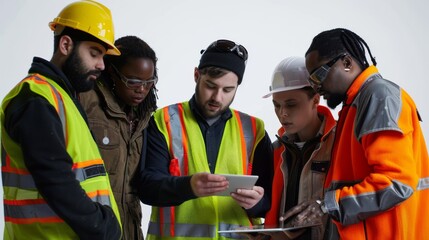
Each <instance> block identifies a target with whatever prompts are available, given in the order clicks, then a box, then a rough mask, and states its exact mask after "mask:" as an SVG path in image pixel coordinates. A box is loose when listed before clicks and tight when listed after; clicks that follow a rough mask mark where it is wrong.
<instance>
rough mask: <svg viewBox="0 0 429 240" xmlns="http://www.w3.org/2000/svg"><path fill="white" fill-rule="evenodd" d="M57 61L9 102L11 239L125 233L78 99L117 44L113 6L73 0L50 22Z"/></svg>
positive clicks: (32, 75) (6, 180)
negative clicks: (107, 6)
mask: <svg viewBox="0 0 429 240" xmlns="http://www.w3.org/2000/svg"><path fill="white" fill-rule="evenodd" d="M49 26H50V28H51V29H52V30H53V31H54V44H55V45H54V54H53V56H52V59H51V60H50V61H47V60H44V59H42V58H38V57H35V58H34V59H33V63H32V65H31V68H30V70H29V74H28V75H27V76H26V77H25V78H24V79H23V80H22V81H21V82H19V83H18V84H17V85H16V86H15V87H14V88H13V89H12V90H11V91H10V92H9V93H8V94H7V95H6V97H5V98H4V100H3V101H2V105H1V111H0V117H1V143H2V148H3V149H2V156H1V157H2V158H1V160H2V178H3V179H2V180H3V191H4V222H5V229H4V235H3V237H4V239H119V238H120V237H121V225H120V221H119V214H118V209H117V206H116V203H115V200H114V198H113V194H112V191H111V188H110V183H109V178H108V176H107V174H106V170H105V168H104V163H103V160H102V159H101V156H100V153H99V151H98V148H97V145H96V143H95V141H94V139H93V138H92V135H91V132H90V131H89V128H88V126H87V123H86V116H85V114H84V112H83V111H82V109H81V107H80V105H79V103H78V101H77V94H78V93H79V92H83V91H88V90H90V89H91V88H92V86H93V85H94V80H96V79H97V77H98V76H99V75H100V72H101V71H102V70H103V69H104V62H103V56H104V55H105V54H116V55H118V54H120V52H119V50H118V49H117V48H116V47H115V46H114V44H113V41H114V29H113V23H112V17H111V13H110V10H109V9H108V8H106V7H105V6H104V5H102V4H100V3H97V2H95V1H88V0H84V1H78V2H73V3H71V4H69V5H67V6H66V7H65V8H64V9H63V10H62V11H61V12H60V13H59V15H58V17H57V18H55V19H54V20H53V21H52V22H50V24H49Z"/></svg>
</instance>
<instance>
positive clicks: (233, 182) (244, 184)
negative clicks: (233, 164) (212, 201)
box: [215, 174, 259, 196]
mask: <svg viewBox="0 0 429 240" xmlns="http://www.w3.org/2000/svg"><path fill="white" fill-rule="evenodd" d="M218 175H221V176H224V177H226V179H227V180H228V182H229V187H228V188H227V189H225V190H224V191H222V192H219V193H216V194H215V195H216V196H230V195H231V193H232V192H236V191H237V189H239V188H242V189H252V188H253V186H255V183H256V181H257V180H258V178H259V177H258V176H256V175H238V174H218Z"/></svg>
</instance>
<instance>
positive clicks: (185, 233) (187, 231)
mask: <svg viewBox="0 0 429 240" xmlns="http://www.w3.org/2000/svg"><path fill="white" fill-rule="evenodd" d="M163 227H164V233H163V234H161V233H160V232H159V229H160V226H159V224H158V223H156V222H152V221H151V222H149V227H148V234H150V235H154V236H158V237H161V236H163V237H172V236H171V235H170V227H171V226H170V224H164V225H163ZM238 227H240V225H236V224H226V223H220V224H219V229H218V230H232V229H237V228H238ZM174 233H175V236H174V237H195V238H217V231H216V227H215V226H214V225H210V224H183V223H175V224H174ZM219 235H220V236H223V237H227V238H233V239H247V237H245V236H241V235H239V234H231V233H222V234H219Z"/></svg>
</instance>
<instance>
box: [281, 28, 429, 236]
mask: <svg viewBox="0 0 429 240" xmlns="http://www.w3.org/2000/svg"><path fill="white" fill-rule="evenodd" d="M365 48H366V49H367V50H368V53H369V56H370V57H371V61H372V63H373V65H369V63H368V61H367V59H366V56H365V55H366V54H365ZM375 65H376V61H375V58H374V57H372V54H371V51H370V50H369V47H368V46H367V44H366V43H365V41H364V40H363V39H362V38H361V37H359V36H358V35H356V34H355V33H353V32H352V31H350V30H347V29H333V30H329V31H325V32H322V33H320V34H319V35H317V36H316V37H315V38H314V39H313V42H312V44H311V46H310V48H309V49H308V51H307V53H306V66H307V70H308V71H309V72H310V78H309V81H310V82H311V84H312V85H313V87H314V88H316V89H317V90H318V92H319V93H320V94H321V95H323V96H324V98H326V99H327V101H328V105H329V106H330V107H331V108H335V107H336V106H337V105H338V104H340V103H341V102H342V103H343V106H342V109H341V111H340V113H339V119H338V125H337V131H336V137H335V142H334V147H333V150H332V157H331V166H330V169H329V172H328V175H327V178H326V181H325V186H324V187H325V191H326V193H325V197H324V199H319V200H316V201H314V200H313V201H309V202H305V203H303V204H301V205H299V206H297V207H295V208H294V209H291V210H290V211H289V212H288V213H286V214H285V216H284V218H287V217H289V216H293V215H295V214H297V213H299V214H298V215H296V217H295V224H297V225H299V224H305V223H306V222H311V221H313V219H315V218H316V217H317V216H321V215H324V214H328V216H329V217H330V219H331V220H332V221H331V224H330V227H329V228H328V229H327V231H326V232H327V235H329V239H337V238H338V237H339V238H341V239H427V237H428V232H427V229H429V218H428V217H427V216H428V214H429V205H428V204H427V199H429V184H428V182H429V158H428V152H427V148H426V145H425V140H424V137H423V133H422V129H421V127H420V122H419V121H421V119H420V116H419V113H418V111H417V109H416V106H415V103H414V102H413V100H412V99H411V97H410V96H409V95H408V94H407V93H406V92H405V91H404V90H403V89H402V88H400V87H399V86H398V85H396V84H395V83H393V82H390V81H388V80H386V79H384V78H383V77H382V76H381V74H380V73H379V72H378V69H377V68H376V67H375Z"/></svg>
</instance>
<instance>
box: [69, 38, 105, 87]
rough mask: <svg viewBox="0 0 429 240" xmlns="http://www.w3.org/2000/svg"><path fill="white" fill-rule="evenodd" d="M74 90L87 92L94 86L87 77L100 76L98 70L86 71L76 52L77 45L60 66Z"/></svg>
mask: <svg viewBox="0 0 429 240" xmlns="http://www.w3.org/2000/svg"><path fill="white" fill-rule="evenodd" d="M62 70H63V72H64V74H65V75H66V76H67V78H68V79H69V81H70V83H71V85H72V86H73V87H74V89H75V91H76V92H78V93H79V92H87V91H89V90H91V89H93V88H94V81H92V80H90V79H89V76H90V75H96V76H100V73H101V71H100V70H92V71H87V70H86V68H85V66H84V65H83V63H82V59H81V58H80V56H79V55H78V53H77V46H76V47H75V48H74V49H73V50H72V53H71V54H70V56H69V57H68V58H67V60H66V61H65V63H64V66H63V68H62Z"/></svg>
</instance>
